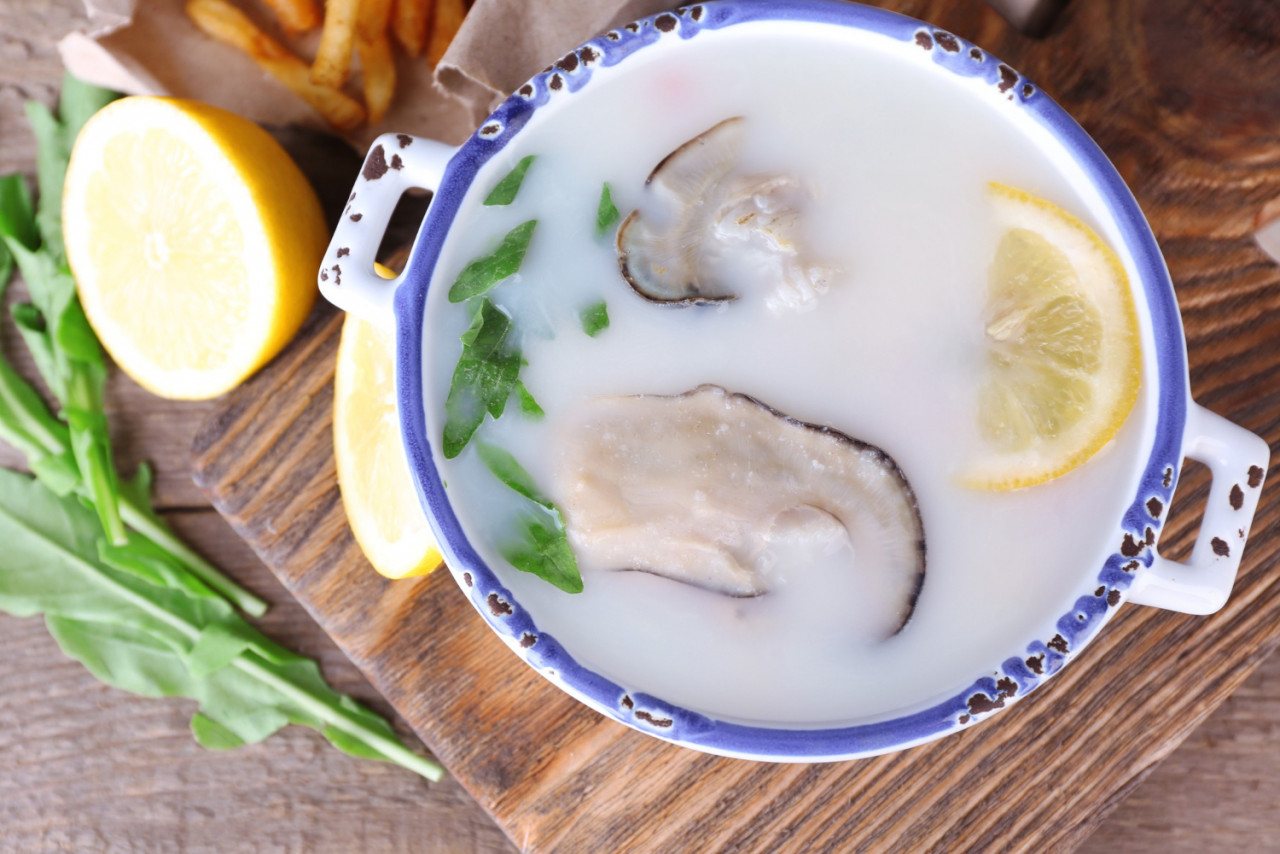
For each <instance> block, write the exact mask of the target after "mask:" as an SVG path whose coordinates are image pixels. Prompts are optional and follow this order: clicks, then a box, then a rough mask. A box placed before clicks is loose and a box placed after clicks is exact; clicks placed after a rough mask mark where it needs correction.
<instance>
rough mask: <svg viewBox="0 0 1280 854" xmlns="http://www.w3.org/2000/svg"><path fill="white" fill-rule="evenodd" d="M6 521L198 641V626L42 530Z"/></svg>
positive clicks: (12, 519)
mask: <svg viewBox="0 0 1280 854" xmlns="http://www.w3.org/2000/svg"><path fill="white" fill-rule="evenodd" d="M8 521H9V524H11V525H14V526H16V527H19V528H21V529H23V530H24V531H26V532H27V533H28V534H30V535H31V536H32V537H35V538H36V539H38V540H40V541H42V542H43V543H45V545H47V546H48V547H49V549H50V550H52V551H55V552H57V553H59V554H61V555H62V556H63V557H64V558H66V559H67V561H69V562H70V563H74V564H75V565H76V566H78V567H80V568H81V570H82V571H84V572H87V573H89V574H90V575H92V576H94V577H96V578H98V579H99V580H100V581H102V582H103V583H105V584H107V585H110V586H111V587H112V588H113V589H114V590H115V591H116V593H117V594H118V595H119V596H120V597H121V598H122V599H126V600H128V602H129V604H131V605H133V606H134V607H135V608H137V609H138V610H140V611H144V612H145V613H146V614H147V615H148V616H151V617H155V618H156V619H158V620H160V622H162V623H165V624H166V625H168V626H169V627H170V628H171V629H174V630H175V631H177V632H178V633H180V634H181V635H182V636H183V637H185V638H186V639H187V640H189V641H191V642H192V643H195V642H196V641H197V640H198V639H199V638H200V629H199V628H198V627H196V626H193V625H191V624H190V623H188V622H187V621H186V620H184V619H183V618H182V617H180V616H178V615H177V614H174V613H172V612H170V611H167V610H165V608H163V607H162V606H160V605H157V604H156V603H155V602H152V601H151V600H150V599H148V598H146V597H145V596H139V595H138V594H137V593H135V592H134V590H133V589H132V588H131V587H129V586H128V585H127V584H121V583H120V582H119V581H117V580H116V579H115V578H113V577H112V576H111V575H110V574H108V573H106V572H103V571H102V568H101V567H99V566H98V565H96V564H94V563H92V562H90V561H87V560H85V559H84V558H82V557H81V556H80V555H78V554H76V553H75V552H74V551H72V550H71V549H70V548H68V547H67V546H65V545H63V544H62V543H60V542H57V541H56V540H54V539H52V538H51V537H49V536H47V535H46V534H45V533H44V532H43V531H40V530H37V529H36V528H33V527H32V526H30V525H28V524H27V523H26V522H24V521H22V520H21V519H18V518H16V517H14V516H9V517H8Z"/></svg>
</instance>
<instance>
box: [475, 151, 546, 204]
mask: <svg viewBox="0 0 1280 854" xmlns="http://www.w3.org/2000/svg"><path fill="white" fill-rule="evenodd" d="M533 159H534V155H532V154H530V155H529V156H528V157H525V158H523V159H522V160H521V161H520V162H519V163H517V164H516V167H515V168H514V169H512V170H511V171H510V172H508V173H507V175H506V177H505V178H503V179H502V180H501V181H499V182H498V186H496V187H494V188H493V191H492V192H490V193H489V195H488V196H487V197H486V198H485V200H484V203H485V204H486V205H509V204H511V203H512V202H514V201H515V200H516V194H517V193H519V192H520V185H521V184H523V183H524V173H526V172H528V171H529V164H530V163H532V162H533Z"/></svg>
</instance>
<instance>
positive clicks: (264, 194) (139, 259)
mask: <svg viewBox="0 0 1280 854" xmlns="http://www.w3.org/2000/svg"><path fill="white" fill-rule="evenodd" d="M63 222H64V229H65V233H66V242H67V256H68V260H69V262H70V264H71V268H72V272H73V273H74V274H75V276H76V280H77V286H78V288H79V292H80V298H81V302H82V303H83V304H84V308H85V313H86V314H87V315H88V317H89V321H90V323H92V324H93V327H94V330H95V331H96V332H97V333H98V336H99V338H101V339H102V343H103V345H104V346H105V347H106V349H107V351H108V352H109V353H110V354H111V356H112V358H113V359H115V361H116V362H117V364H119V365H120V367H121V369H122V370H124V372H125V373H127V374H129V375H130V376H131V377H133V379H135V380H136V381H137V382H138V383H140V384H141V385H142V386H144V387H145V388H147V389H149V390H150V391H152V392H154V393H156V394H159V395H161V396H164V397H169V398H176V399H202V398H209V397H215V396H217V395H219V394H222V393H223V392H225V391H227V390H229V389H230V388H233V387H234V386H236V385H237V384H239V383H240V382H242V381H243V380H244V379H245V378H246V377H248V376H249V375H250V374H252V373H253V372H254V371H255V370H257V369H258V368H259V367H261V366H262V365H263V364H264V363H265V362H266V361H267V360H268V359H270V358H271V357H272V356H273V355H275V354H276V353H277V352H278V351H279V350H280V348H281V347H283V346H284V344H285V343H286V342H287V341H288V340H289V338H291V337H292V336H293V334H294V333H295V332H296V331H297V329H298V327H299V326H300V325H301V324H302V321H303V320H304V319H305V318H306V315H307V313H308V312H309V311H310V309H311V306H312V304H313V303H314V301H315V295H316V288H315V273H316V268H317V267H318V266H319V263H320V259H321V257H322V255H323V252H324V246H325V243H326V242H327V238H328V231H327V228H326V226H325V222H324V216H323V213H322V212H321V209H320V203H319V201H318V200H317V199H316V196H315V193H314V191H313V190H312V189H311V186H310V185H309V184H308V183H307V181H306V178H305V177H303V175H302V173H301V172H300V171H299V170H298V168H297V166H296V165H295V164H294V163H293V161H292V160H290V159H289V156H288V155H287V154H286V153H285V152H284V150H283V149H282V148H280V146H279V145H278V144H277V143H276V142H275V141H274V140H273V139H272V138H271V137H270V136H269V135H268V134H267V133H266V132H265V131H263V130H262V129H261V128H259V127H258V126H257V125H255V124H253V123H252V122H250V121H248V120H247V119H244V118H242V117H240V116H236V115H234V114H232V113H228V112H225V111H223V110H219V109H217V108H214V107H210V106H208V105H207V104H200V103H197V102H193V101H184V100H180V99H174V98H151V97H135V98H124V99H122V100H119V101H116V102H114V103H112V104H110V105H109V106H107V107H106V108H104V109H103V110H101V111H100V112H99V113H98V114H97V115H96V116H94V117H93V119H91V120H90V121H89V122H88V123H87V124H86V125H85V127H84V129H83V130H82V131H81V133H80V136H79V137H78V138H77V140H76V144H75V148H74V150H73V151H72V156H71V162H70V165H69V166H68V170H67V179H66V186H65V190H64V196H63Z"/></svg>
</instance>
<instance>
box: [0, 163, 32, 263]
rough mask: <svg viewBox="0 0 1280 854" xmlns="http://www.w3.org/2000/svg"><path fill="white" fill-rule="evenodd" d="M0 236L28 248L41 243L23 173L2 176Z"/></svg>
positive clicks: (0, 185) (0, 188) (0, 179)
mask: <svg viewBox="0 0 1280 854" xmlns="http://www.w3.org/2000/svg"><path fill="white" fill-rule="evenodd" d="M0 237H9V238H12V239H14V240H17V241H18V242H19V243H21V244H22V245H23V246H25V247H27V248H28V249H35V248H36V246H38V245H39V243H40V235H39V234H37V232H36V215H35V208H34V207H32V204H31V193H30V191H28V190H27V182H26V181H25V180H24V179H23V177H22V176H21V175H5V176H4V177H0ZM6 252H7V250H6ZM2 287H3V284H0V288H2Z"/></svg>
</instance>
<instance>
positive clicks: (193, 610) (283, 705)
mask: <svg viewBox="0 0 1280 854" xmlns="http://www.w3.org/2000/svg"><path fill="white" fill-rule="evenodd" d="M113 97H115V96H114V95H113V94H112V93H109V92H105V91H104V90H99V89H95V88H94V87H89V86H86V85H85V84H82V83H80V82H79V81H76V80H74V79H73V78H71V77H68V78H67V81H66V84H65V85H64V89H63V93H62V101H61V110H60V112H61V121H59V120H57V119H54V118H53V116H52V114H50V113H49V112H48V110H46V109H44V108H43V107H42V106H39V105H35V106H33V105H28V115H29V116H30V117H31V122H32V125H33V127H34V128H35V130H36V134H37V138H38V141H39V143H40V149H39V159H38V163H37V171H38V178H39V185H40V205H39V207H38V208H36V207H33V205H32V203H31V197H30V195H29V193H28V192H27V188H26V184H25V183H24V182H23V180H22V178H21V177H20V176H15V175H10V176H7V177H4V178H0V296H3V293H4V290H5V288H6V286H7V284H8V282H9V277H10V275H11V274H12V272H13V267H14V263H15V261H16V263H17V266H18V268H19V269H20V270H21V271H22V273H23V276H24V278H25V279H26V281H27V285H28V288H29V290H30V292H31V294H32V302H31V303H30V304H23V305H17V306H15V307H14V311H13V316H14V320H15V321H16V323H17V326H18V330H19V332H20V334H21V336H22V338H23V341H24V342H25V343H26V345H27V347H28V349H30V351H31V353H32V357H33V359H34V361H35V363H36V366H37V369H38V370H39V371H40V373H41V375H42V376H43V377H44V378H45V380H46V383H47V384H48V386H49V388H50V390H51V391H52V392H53V394H54V396H55V397H57V398H58V400H59V402H60V404H61V406H62V413H61V414H62V419H61V420H60V419H59V418H56V417H54V416H53V414H52V413H50V412H49V410H48V409H47V408H46V407H45V405H44V401H43V399H42V398H41V397H40V395H39V393H37V391H36V390H35V388H33V387H32V386H31V385H30V384H29V383H28V382H27V381H26V380H24V379H23V378H22V377H21V376H20V375H19V374H18V373H17V371H15V370H14V369H13V367H12V366H11V365H9V364H8V363H7V362H6V361H5V360H4V359H3V358H2V357H0V439H3V440H5V441H6V442H8V443H10V444H12V445H13V446H14V447H15V448H17V449H18V450H19V451H20V452H22V453H23V454H24V455H25V456H26V459H27V464H28V466H29V467H30V469H31V471H32V472H33V473H34V474H35V478H34V479H33V478H30V477H27V476H25V475H22V474H18V473H16V472H12V471H8V470H5V469H0V543H2V544H3V549H0V610H2V611H6V612H8V613H11V614H13V615H15V616H20V617H26V616H34V615H37V614H42V615H43V616H44V618H45V624H46V625H47V626H48V628H49V632H50V634H52V635H53V637H54V638H55V640H57V642H58V644H59V646H61V648H62V649H63V651H64V652H65V653H66V654H67V655H69V656H71V657H72V658H74V659H76V660H77V661H80V662H81V663H82V664H84V665H85V667H86V668H88V669H89V671H90V672H91V673H93V674H94V675H95V676H97V677H98V678H99V679H101V680H102V681H103V682H105V683H107V684H109V685H112V686H115V687H118V688H121V689H124V690H127V691H131V692H133V693H137V694H142V695H145V696H151V697H159V696H182V697H188V698H191V699H193V700H196V701H197V702H198V703H199V704H200V711H199V712H197V713H196V714H195V715H194V716H193V717H192V719H191V731H192V733H193V735H194V736H195V738H196V740H197V741H198V742H199V743H200V744H202V745H204V746H205V747H209V748H214V749H226V748H230V747H236V746H238V745H241V744H245V743H250V742H256V741H260V740H262V739H264V738H266V737H267V736H269V735H271V734H272V733H274V732H275V731H276V730H278V729H280V728H281V727H283V726H285V725H286V724H289V723H297V724H302V725H304V726H310V727H313V728H315V729H318V730H320V732H321V733H323V735H324V736H325V738H327V739H328V740H329V741H330V742H331V743H332V744H333V745H334V746H335V747H337V748H338V749H340V750H343V751H345V752H347V753H350V754H352V755H355V756H359V757H364V758H373V759H382V760H387V761H391V762H395V763H397V764H399V765H402V766H404V767H405V768H408V769H410V770H412V771H415V772H417V773H418V774H421V775H423V776H424V777H427V778H429V779H432V780H436V779H439V778H440V776H441V775H442V773H443V771H442V769H441V768H440V766H439V765H437V764H436V763H434V762H431V761H430V760H428V759H424V758H423V757H420V756H418V755H417V754H415V753H413V752H412V751H410V750H409V749H408V748H406V747H405V746H404V745H403V744H401V743H400V741H399V739H398V738H397V737H396V735H395V732H394V731H393V730H392V729H391V726H390V725H389V724H388V723H387V722H386V721H385V720H384V719H382V718H381V717H379V716H378V715H376V714H374V713H373V712H371V711H369V710H368V709H365V708H364V707H362V706H360V705H359V704H357V703H356V702H355V701H354V700H352V699H351V698H350V697H347V696H345V695H343V694H340V693H338V692H336V691H334V690H333V689H331V688H330V687H329V686H328V685H326V684H325V682H324V680H323V678H322V677H321V675H320V670H319V668H318V667H317V666H316V664H315V662H313V661H311V660H309V659H306V658H303V657H301V656H298V655H296V654H294V653H292V652H290V651H288V650H286V649H284V648H283V647H281V646H279V645H278V644H276V643H274V642H272V641H271V640H270V639H268V638H267V637H266V636H264V635H263V634H262V633H260V632H259V631H258V630H257V629H255V628H254V627H253V626H251V625H250V624H249V623H247V622H246V621H245V620H244V618H242V617H241V616H240V615H239V614H238V613H236V611H235V610H234V609H233V608H232V604H231V603H234V604H235V605H237V606H239V607H240V608H241V609H243V610H244V611H246V612H248V613H251V614H254V615H255V616H256V615H260V614H262V613H264V612H265V611H266V603H265V602H263V601H262V600H261V599H258V598H257V597H255V596H253V595H252V594H250V593H248V592H247V591H245V590H243V589H242V588H240V587H239V586H237V585H236V584H235V583H233V582H232V581H230V580H229V579H228V578H226V577H225V576H224V575H222V574H221V573H220V572H218V570H217V569H215V568H214V567H213V566H212V565H210V564H208V563H207V562H205V561H204V560H203V559H202V558H200V556H199V555H197V554H196V553H195V552H193V551H192V550H191V549H189V548H188V547H187V546H186V545H185V544H184V543H182V542H181V541H180V540H179V539H178V538H177V537H176V536H175V535H174V534H173V532H172V531H171V530H170V529H169V527H168V526H167V525H166V524H165V523H164V522H163V521H162V520H161V518H160V517H159V515H158V514H157V513H156V512H155V509H154V508H153V507H152V505H151V502H150V497H149V496H150V494H151V472H150V469H149V468H147V467H146V466H145V465H144V466H142V467H140V469H139V472H138V475H137V476H136V477H135V478H134V480H132V481H125V480H123V479H122V478H120V477H119V475H118V474H117V472H116V469H115V466H114V463H113V461H112V458H111V450H110V445H109V443H108V440H107V429H106V417H105V414H104V411H103V408H102V386H103V382H104V378H105V375H106V366H105V362H104V360H103V357H102V353H101V350H100V349H99V345H98V341H97V338H96V336H94V334H93V330H92V329H91V328H90V327H89V325H88V322H87V320H86V318H85V317H84V313H83V311H82V310H81V309H80V305H79V301H78V299H77V297H76V292H75V282H74V281H73V280H72V278H71V274H70V271H69V269H68V267H67V262H66V252H65V248H64V245H63V242H62V229H61V222H60V219H59V208H60V202H61V193H62V183H63V179H64V176H65V173H66V163H67V157H68V156H69V153H70V150H71V145H72V143H73V142H74V140H75V135H76V133H78V131H79V129H80V127H81V126H82V125H83V124H84V122H85V121H87V120H88V117H89V116H90V115H91V114H92V113H93V112H94V111H95V110H96V109H98V108H99V107H101V106H102V105H103V104H105V103H107V102H108V101H110V100H111V99H112V98H113ZM125 525H127V526H128V528H129V529H132V530H126V529H125V527H124V526H125Z"/></svg>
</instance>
